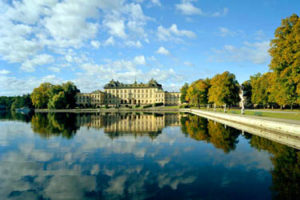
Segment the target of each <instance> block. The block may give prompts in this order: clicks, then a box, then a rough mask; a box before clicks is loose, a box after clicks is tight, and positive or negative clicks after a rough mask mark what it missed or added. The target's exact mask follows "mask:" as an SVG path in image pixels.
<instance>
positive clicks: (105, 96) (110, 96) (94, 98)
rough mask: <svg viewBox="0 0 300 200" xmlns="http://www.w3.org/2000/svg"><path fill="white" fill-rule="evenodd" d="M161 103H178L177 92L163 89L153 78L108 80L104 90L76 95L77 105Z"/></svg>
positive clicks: (178, 96)
mask: <svg viewBox="0 0 300 200" xmlns="http://www.w3.org/2000/svg"><path fill="white" fill-rule="evenodd" d="M154 103H162V104H164V105H179V104H180V93H179V92H166V91H163V89H162V85H160V84H158V83H157V82H156V81H155V80H153V79H152V80H150V81H149V82H148V83H145V84H144V83H137V82H135V83H133V84H124V83H120V82H119V81H113V80H112V81H110V82H109V83H108V84H106V85H105V86H104V92H101V91H96V92H93V93H80V94H78V95H77V104H78V105H84V106H87V105H92V106H93V105H94V106H100V105H103V104H105V105H146V104H154Z"/></svg>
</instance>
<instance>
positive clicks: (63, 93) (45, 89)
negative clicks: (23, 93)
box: [31, 82, 80, 109]
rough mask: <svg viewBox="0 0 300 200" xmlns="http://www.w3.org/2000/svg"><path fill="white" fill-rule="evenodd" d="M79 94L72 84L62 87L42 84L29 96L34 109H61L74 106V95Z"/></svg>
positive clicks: (64, 84) (68, 83) (65, 84)
mask: <svg viewBox="0 0 300 200" xmlns="http://www.w3.org/2000/svg"><path fill="white" fill-rule="evenodd" d="M78 92H80V91H79V90H78V89H77V87H76V86H75V85H74V83H72V82H67V83H63V84H62V85H52V84H50V83H43V84H41V85H40V86H39V87H38V88H35V89H34V90H33V92H32V94H31V99H32V103H33V105H34V107H35V108H49V109H63V108H66V109H68V108H74V107H75V106H76V95H77V93H78Z"/></svg>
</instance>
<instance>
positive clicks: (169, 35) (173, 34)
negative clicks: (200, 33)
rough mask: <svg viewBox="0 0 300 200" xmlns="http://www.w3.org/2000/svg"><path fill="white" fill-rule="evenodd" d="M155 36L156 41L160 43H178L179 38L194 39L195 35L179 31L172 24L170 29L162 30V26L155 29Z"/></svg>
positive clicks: (190, 32) (186, 31)
mask: <svg viewBox="0 0 300 200" xmlns="http://www.w3.org/2000/svg"><path fill="white" fill-rule="evenodd" d="M157 36H158V39H159V40H162V41H168V40H175V41H179V40H180V37H188V38H195V37H196V34H195V33H194V32H192V31H188V30H179V29H178V28H177V25H176V24H172V25H171V26H170V28H164V27H163V26H159V27H158V28H157Z"/></svg>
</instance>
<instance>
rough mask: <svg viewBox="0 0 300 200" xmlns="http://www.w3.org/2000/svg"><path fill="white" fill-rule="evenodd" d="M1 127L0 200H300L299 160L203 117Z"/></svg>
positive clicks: (97, 118) (5, 117)
mask: <svg viewBox="0 0 300 200" xmlns="http://www.w3.org/2000/svg"><path fill="white" fill-rule="evenodd" d="M0 118H1V121H0V197H1V198H0V199H30V200H31V199H297V198H298V199H299V195H300V152H299V151H298V150H296V149H293V148H290V147H287V146H285V145H282V144H278V143H275V142H272V141H270V140H267V139H264V138H261V137H258V136H255V135H250V134H247V133H243V134H242V133H241V131H240V130H237V129H234V128H231V127H228V126H227V127H226V126H224V125H222V124H219V123H216V122H214V121H209V120H207V119H205V118H201V117H198V116H193V115H179V114H158V113H156V114H151V113H148V114H147V113H144V114H141V113H134V114H132V113H126V114H109V113H107V114H101V115H75V114H35V115H33V116H24V115H17V114H14V113H13V114H10V113H1V114H0Z"/></svg>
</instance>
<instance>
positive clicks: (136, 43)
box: [125, 40, 143, 48]
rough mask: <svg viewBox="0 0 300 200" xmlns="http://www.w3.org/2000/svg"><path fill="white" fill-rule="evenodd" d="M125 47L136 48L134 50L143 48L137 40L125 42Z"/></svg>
mask: <svg viewBox="0 0 300 200" xmlns="http://www.w3.org/2000/svg"><path fill="white" fill-rule="evenodd" d="M125 45H126V46H129V47H136V48H141V47H142V46H143V45H142V43H141V42H140V41H139V40H138V41H131V40H129V41H126V42H125Z"/></svg>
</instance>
